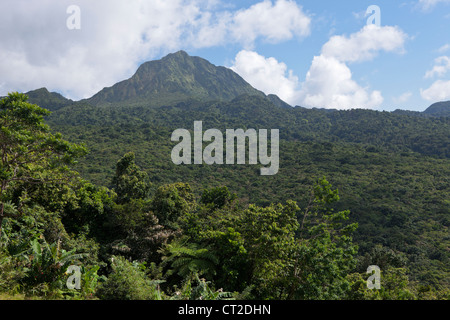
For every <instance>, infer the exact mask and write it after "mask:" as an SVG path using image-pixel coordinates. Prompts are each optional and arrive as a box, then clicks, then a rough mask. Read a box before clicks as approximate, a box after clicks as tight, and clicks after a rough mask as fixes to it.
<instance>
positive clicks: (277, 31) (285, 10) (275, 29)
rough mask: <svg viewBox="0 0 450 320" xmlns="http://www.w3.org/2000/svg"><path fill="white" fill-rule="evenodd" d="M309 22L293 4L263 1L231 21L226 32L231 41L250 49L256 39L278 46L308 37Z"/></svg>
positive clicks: (293, 2)
mask: <svg viewBox="0 0 450 320" xmlns="http://www.w3.org/2000/svg"><path fill="white" fill-rule="evenodd" d="M310 24H311V19H310V18H309V17H308V16H307V15H306V14H305V13H304V12H303V11H302V8H301V7H299V6H298V5H297V3H296V2H295V1H287V0H278V1H277V2H276V3H275V4H272V1H267V0H265V1H263V2H260V3H258V4H255V5H253V6H251V7H250V8H248V9H245V10H240V11H238V12H236V14H235V15H234V16H233V17H232V19H231V21H230V29H231V32H232V34H233V36H234V38H235V39H237V40H238V41H241V42H244V43H245V44H248V45H251V44H252V43H254V41H255V40H256V39H257V38H258V37H263V38H265V39H266V40H267V41H269V42H274V43H276V42H279V41H283V40H288V39H291V38H293V37H294V36H297V37H305V36H307V35H309V33H310Z"/></svg>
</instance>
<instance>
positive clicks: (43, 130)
mask: <svg viewBox="0 0 450 320" xmlns="http://www.w3.org/2000/svg"><path fill="white" fill-rule="evenodd" d="M181 56H182V55H181ZM172 67H175V65H174V66H172ZM180 81H184V80H183V79H180ZM174 85H175V86H176V84H174ZM114 90H115V89H114ZM44 93H45V92H44ZM116 93H117V94H119V92H116ZM100 98H101V97H100ZM175 98H176V97H175ZM273 99H274V101H275V98H273ZM56 109H57V111H55V113H53V114H52V115H51V116H49V118H48V120H49V121H50V123H51V124H52V126H53V127H54V128H56V129H58V130H59V131H62V132H64V133H65V134H66V135H67V136H69V137H70V139H71V140H73V141H75V142H77V143H81V142H86V143H87V144H88V146H89V148H90V149H91V150H92V152H91V154H89V155H87V156H86V159H85V160H82V161H81V162H80V163H79V164H76V163H75V161H74V160H75V159H76V158H77V157H78V156H80V155H82V154H84V153H85V151H86V150H85V149H84V148H83V147H80V146H79V145H75V144H71V143H69V142H66V141H64V140H62V138H61V136H60V135H58V134H52V133H51V131H50V129H49V127H48V126H47V125H46V124H45V123H44V121H43V117H44V116H47V117H48V114H47V111H45V110H43V109H41V108H39V107H37V106H34V105H31V104H29V103H28V102H26V97H24V96H23V95H20V94H10V95H9V96H8V97H7V98H5V99H3V100H1V101H0V124H1V130H0V138H2V139H0V151H1V152H3V154H2V155H3V158H2V162H1V163H2V164H1V165H0V183H1V186H2V188H1V193H0V205H1V207H0V208H1V210H2V211H1V220H2V221H1V226H2V233H1V234H0V241H1V242H0V293H1V292H8V293H9V294H16V293H25V294H26V297H27V298H30V296H31V295H34V296H35V298H42V297H44V298H58V299H59V298H61V299H62V298H64V299H96V298H99V299H123V300H126V299H132V300H147V299H203V300H209V299H224V298H227V299H229V298H238V299H239V298H240V299H357V300H360V299H389V300H390V299H395V300H397V299H448V297H449V294H448V287H449V285H450V283H449V282H448V279H449V277H448V275H449V274H450V270H449V269H448V266H449V265H450V264H449V254H448V250H447V248H448V245H449V242H448V240H449V239H448V227H449V223H448V217H447V216H448V208H449V206H448V205H449V202H448V198H449V188H448V183H447V177H448V174H449V173H450V172H449V166H448V134H447V132H448V126H449V123H448V119H447V118H443V117H430V118H425V117H417V116H409V115H399V114H391V113H384V112H383V113H379V112H372V111H363V110H352V111H342V112H341V111H328V112H325V111H323V110H307V109H303V108H295V109H289V108H279V107H278V108H275V107H274V105H273V104H272V103H271V102H270V100H268V99H266V98H264V97H262V96H259V97H258V96H245V95H244V96H240V97H238V98H236V99H234V100H233V101H227V102H224V101H216V102H199V101H194V100H189V101H184V102H182V103H179V104H178V105H172V106H168V107H164V108H160V107H153V108H149V107H148V106H147V105H146V104H145V103H144V102H142V101H141V102H139V103H138V102H136V104H135V105H130V106H120V107H119V106H114V107H111V106H106V105H102V106H101V107H96V108H91V107H89V106H86V105H81V104H77V105H74V106H70V105H67V106H66V107H62V108H55V110H56ZM198 119H204V126H208V127H210V128H213V127H214V128H218V129H226V128H244V129H245V128H249V127H253V128H256V129H258V128H264V129H267V128H279V129H280V132H281V134H282V137H281V145H280V156H281V159H280V163H281V167H280V171H279V173H278V174H277V175H276V176H273V177H270V178H268V177H261V176H259V170H258V169H259V168H256V167H255V166H249V165H242V166H238V165H235V166H220V167H218V166H206V165H197V166H175V165H173V164H172V163H171V160H170V149H171V142H170V134H171V132H172V131H173V129H175V128H182V127H184V128H190V127H191V126H192V123H193V121H194V120H198ZM374 133H376V134H374ZM16 150H17V151H16ZM17 159H18V160H17ZM16 160H17V161H16ZM136 163H139V164H140V167H142V168H143V169H141V168H140V167H138V166H137V164H136ZM72 167H74V168H76V169H77V170H79V171H80V172H81V176H83V177H84V179H89V180H84V179H82V178H80V177H78V174H77V172H75V171H72V170H73V169H72ZM114 169H115V170H114ZM322 176H326V177H328V179H330V182H332V184H333V186H332V184H331V183H330V182H329V181H328V180H326V179H325V178H321V179H319V180H318V181H316V180H315V179H316V177H322ZM111 181H112V182H113V183H112V185H109V187H110V188H111V189H108V188H107V187H103V186H108V184H109V183H110V182H111ZM180 181H183V182H180ZM336 187H337V188H339V192H338V190H337V188H336ZM230 190H232V191H233V192H235V194H234V193H232V192H231V191H230ZM294 200H295V201H294ZM350 210H351V211H350ZM358 247H359V251H358ZM76 252H89V256H87V257H83V260H82V265H81V267H82V288H81V290H80V291H77V290H68V289H67V288H65V287H64V284H65V281H66V280H67V277H68V275H67V274H64V272H65V268H66V267H67V265H68V264H69V263H77V264H80V263H79V262H77V260H78V259H80V258H81V256H77V255H76ZM373 264H376V265H378V266H380V267H381V269H382V280H381V285H382V288H381V290H369V289H367V283H366V279H367V278H368V275H367V274H366V273H365V272H366V269H367V266H368V265H373ZM146 266H149V267H148V268H147V267H146ZM106 279H107V280H106Z"/></svg>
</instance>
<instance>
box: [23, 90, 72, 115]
mask: <svg viewBox="0 0 450 320" xmlns="http://www.w3.org/2000/svg"><path fill="white" fill-rule="evenodd" d="M26 95H28V101H29V102H30V103H33V104H37V105H39V106H41V107H42V108H46V109H48V110H50V111H56V110H58V109H60V108H63V107H66V106H68V105H70V104H73V103H74V101H73V100H70V99H67V98H65V97H63V96H62V95H61V94H59V93H57V92H49V91H48V90H47V88H41V89H37V90H33V91H29V92H27V93H26Z"/></svg>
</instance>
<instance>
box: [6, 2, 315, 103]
mask: <svg viewBox="0 0 450 320" xmlns="http://www.w3.org/2000/svg"><path fill="white" fill-rule="evenodd" d="M75 3H76V5H78V6H79V7H80V9H81V29H80V30H68V28H67V26H66V19H67V18H68V17H69V15H68V14H67V13H66V9H67V8H68V7H69V5H72V4H74V2H73V1H70V0H60V1H54V0H42V1H28V0H2V1H1V2H0V12H3V13H4V14H3V15H2V19H0V34H1V39H0V84H1V87H0V90H1V92H0V95H4V94H6V93H7V92H9V91H28V90H33V89H36V88H39V87H44V86H45V87H47V88H48V89H49V90H51V91H58V92H61V93H64V94H65V95H66V96H68V97H69V98H72V99H81V98H86V97H90V96H91V95H93V94H94V93H96V92H98V91H99V90H101V89H102V88H103V87H105V86H111V85H113V84H114V83H116V82H117V81H120V80H123V79H125V78H127V77H129V76H131V75H132V74H133V72H134V71H135V70H136V69H137V67H138V64H139V63H141V62H142V61H144V60H151V59H154V58H155V57H156V56H158V55H161V54H167V53H169V52H173V51H175V50H179V49H182V48H184V49H186V50H188V49H189V48H203V47H211V46H217V45H221V46H223V45H227V44H229V43H239V44H243V45H245V46H249V47H251V46H252V45H253V42H254V41H257V40H263V41H269V42H272V43H275V42H280V41H285V40H289V39H292V38H294V37H303V36H306V35H308V34H309V26H310V19H309V18H308V17H307V15H306V14H304V13H303V11H302V8H301V7H300V6H298V5H297V4H296V3H295V2H294V1H288V0H277V1H276V2H274V3H272V1H268V0H265V1H262V2H260V3H258V4H255V5H253V6H251V7H250V8H248V9H242V10H238V11H232V10H230V9H228V8H225V6H224V5H223V3H222V2H221V1H218V0H171V1H164V0H152V1H138V0H132V1H122V0H96V1H91V0H77V1H76V2H75ZM244 33H245V36H244V35H243V34H244Z"/></svg>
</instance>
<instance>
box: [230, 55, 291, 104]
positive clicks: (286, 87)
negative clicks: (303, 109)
mask: <svg viewBox="0 0 450 320" xmlns="http://www.w3.org/2000/svg"><path fill="white" fill-rule="evenodd" d="M231 69H232V70H233V71H235V72H236V73H238V74H239V75H240V76H241V77H243V78H244V79H245V80H246V81H247V82H248V83H250V84H251V85H252V86H253V87H255V88H256V89H258V90H261V91H263V92H265V93H266V94H276V95H277V96H279V97H280V98H281V99H282V100H284V101H286V102H287V103H289V104H291V105H294V104H295V103H296V94H297V90H298V85H299V81H298V78H297V77H296V76H294V75H293V73H292V70H288V68H287V66H286V64H284V63H282V62H278V61H277V60H276V59H275V58H265V57H263V56H261V55H259V54H258V53H256V52H254V51H246V50H243V51H241V52H239V53H238V54H237V56H236V59H235V61H234V64H233V66H232V67H231Z"/></svg>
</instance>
